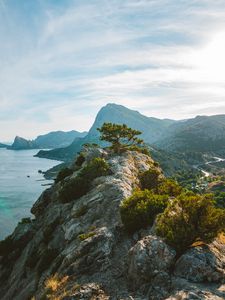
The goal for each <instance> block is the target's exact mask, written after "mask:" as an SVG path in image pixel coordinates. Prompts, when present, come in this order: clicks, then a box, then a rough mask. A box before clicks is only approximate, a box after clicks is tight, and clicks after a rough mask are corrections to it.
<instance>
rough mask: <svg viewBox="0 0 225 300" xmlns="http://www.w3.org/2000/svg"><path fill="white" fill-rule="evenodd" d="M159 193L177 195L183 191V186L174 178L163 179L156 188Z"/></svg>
mask: <svg viewBox="0 0 225 300" xmlns="http://www.w3.org/2000/svg"><path fill="white" fill-rule="evenodd" d="M156 192H157V194H160V195H168V196H171V197H177V196H179V195H180V194H181V192H182V187H181V186H180V185H179V184H178V183H177V182H176V181H174V180H172V179H168V178H167V179H163V180H162V181H160V183H159V185H158V186H157V188H156Z"/></svg>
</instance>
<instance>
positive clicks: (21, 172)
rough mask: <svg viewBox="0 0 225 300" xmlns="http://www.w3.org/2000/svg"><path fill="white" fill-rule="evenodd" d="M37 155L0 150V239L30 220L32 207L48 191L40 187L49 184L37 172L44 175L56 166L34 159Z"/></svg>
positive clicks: (54, 163)
mask: <svg viewBox="0 0 225 300" xmlns="http://www.w3.org/2000/svg"><path fill="white" fill-rule="evenodd" d="M36 153H37V150H25V151H12V150H6V149H0V239H3V238H4V237H5V236H7V235H9V234H10V233H11V232H12V231H13V229H14V228H15V226H16V224H17V223H18V221H20V220H21V218H24V217H30V216H31V214H30V209H31V207H32V204H33V203H34V202H35V201H36V200H37V198H38V197H39V195H40V194H41V192H42V191H43V190H45V189H46V188H47V187H46V186H43V184H50V183H52V181H49V180H45V179H44V177H43V175H42V174H39V173H38V170H42V171H46V170H48V169H49V168H51V167H53V166H55V165H57V164H58V163H59V162H57V161H52V160H48V159H43V158H38V157H33V155H34V154H36ZM28 176H29V177H28Z"/></svg>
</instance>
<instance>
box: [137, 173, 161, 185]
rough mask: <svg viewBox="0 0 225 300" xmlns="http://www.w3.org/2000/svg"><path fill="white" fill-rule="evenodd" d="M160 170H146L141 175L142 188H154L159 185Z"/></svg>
mask: <svg viewBox="0 0 225 300" xmlns="http://www.w3.org/2000/svg"><path fill="white" fill-rule="evenodd" d="M160 174H161V173H160V171H159V170H158V169H151V168H150V169H149V170H147V171H145V172H142V173H141V174H140V176H139V179H140V184H141V189H142V190H144V189H148V190H151V189H154V188H156V187H157V186H158V185H159V182H160V177H159V175H160Z"/></svg>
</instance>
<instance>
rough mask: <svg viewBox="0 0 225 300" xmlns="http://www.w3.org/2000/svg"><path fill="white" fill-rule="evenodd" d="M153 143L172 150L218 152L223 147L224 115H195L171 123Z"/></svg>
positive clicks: (224, 133)
mask: <svg viewBox="0 0 225 300" xmlns="http://www.w3.org/2000/svg"><path fill="white" fill-rule="evenodd" d="M166 134H167V136H166V135H164V137H162V138H161V139H159V140H158V141H156V142H155V144H156V145H157V146H158V147H160V148H163V149H167V150H172V151H185V152H188V151H192V152H218V151H221V150H223V149H225V115H216V116H197V117H196V118H193V119H189V120H186V121H180V122H177V123H175V124H172V125H171V126H170V128H169V130H168V131H167V133H166Z"/></svg>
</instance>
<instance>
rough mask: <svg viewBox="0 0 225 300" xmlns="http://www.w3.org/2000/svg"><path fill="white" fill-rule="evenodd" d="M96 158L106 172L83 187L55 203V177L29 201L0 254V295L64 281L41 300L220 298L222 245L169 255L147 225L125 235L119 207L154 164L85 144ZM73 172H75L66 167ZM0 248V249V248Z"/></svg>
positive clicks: (21, 294)
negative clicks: (25, 216) (27, 214)
mask: <svg viewBox="0 0 225 300" xmlns="http://www.w3.org/2000/svg"><path fill="white" fill-rule="evenodd" d="M93 157H101V158H104V159H105V160H106V161H107V162H108V164H109V166H110V174H109V175H107V176H102V177H98V178H96V179H95V180H94V181H93V182H92V187H91V189H90V191H89V192H88V193H87V194H86V195H84V196H82V197H81V198H79V199H77V200H74V201H71V202H69V203H61V201H60V199H59V192H60V190H61V188H62V183H61V182H59V183H57V184H55V185H53V186H52V187H51V188H49V189H47V190H46V191H45V192H44V193H43V194H42V195H41V196H40V198H39V199H38V201H37V202H36V203H35V204H34V205H33V208H32V213H33V214H34V216H35V219H34V220H33V221H32V222H29V221H28V220H27V221H26V220H24V221H23V222H21V223H20V224H18V226H17V228H16V229H15V231H14V233H13V234H12V235H11V236H10V237H9V238H8V239H7V242H6V245H7V251H5V252H6V253H5V254H4V255H3V256H2V257H0V295H1V299H3V300H11V299H15V300H26V299H31V298H32V297H35V298H33V299H36V300H39V299H40V300H43V299H48V298H47V295H46V293H47V291H46V289H44V283H45V282H46V279H47V278H49V277H50V276H52V275H55V274H58V275H59V276H61V277H62V278H66V279H65V280H64V281H63V282H65V283H64V285H63V293H64V294H63V295H62V293H61V295H60V296H59V295H58V298H56V297H55V298H49V299H64V300H69V299H71V300H72V299H121V300H122V299H139V300H141V299H142V300H144V299H155V300H156V299H158V300H160V299H168V300H169V299H170V300H173V299H181V300H184V299H215V300H219V299H224V298H225V285H223V283H224V281H225V271H224V270H225V244H224V243H223V242H222V241H221V240H219V239H218V240H216V241H214V242H213V243H212V244H210V245H208V246H206V245H203V246H202V245H199V246H196V247H193V248H190V249H189V250H188V251H186V253H184V254H183V255H182V256H181V257H179V258H178V259H177V257H176V252H175V250H174V249H172V248H171V247H169V246H168V245H167V244H166V243H165V242H164V241H163V240H162V239H161V238H159V237H157V236H156V235H155V233H154V226H153V228H147V229H145V230H140V231H138V232H136V233H135V234H133V235H128V234H127V233H126V232H125V231H124V229H123V226H122V223H121V219H120V213H119V206H120V203H121V201H122V200H123V199H124V198H126V197H128V196H130V195H131V193H132V191H133V190H134V189H135V188H138V186H139V174H140V172H142V171H145V170H148V169H149V168H152V169H153V168H157V169H158V170H159V171H160V169H159V168H158V167H157V166H156V164H154V161H153V160H152V159H151V158H150V157H149V156H146V155H144V154H141V153H138V152H127V153H124V154H122V155H120V156H117V155H112V154H110V153H109V152H107V151H105V150H103V149H96V148H95V149H91V150H90V149H89V150H88V151H87V152H86V153H85V162H84V163H83V165H82V167H84V166H85V165H86V164H87V163H88V162H89V161H91V159H92V158H93ZM73 170H74V172H73V174H72V175H70V176H69V177H67V178H66V179H65V180H66V181H70V180H72V179H73V178H74V177H76V176H77V174H78V172H79V170H78V169H77V167H76V166H75V165H74V166H73ZM0 248H1V247H0Z"/></svg>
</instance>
